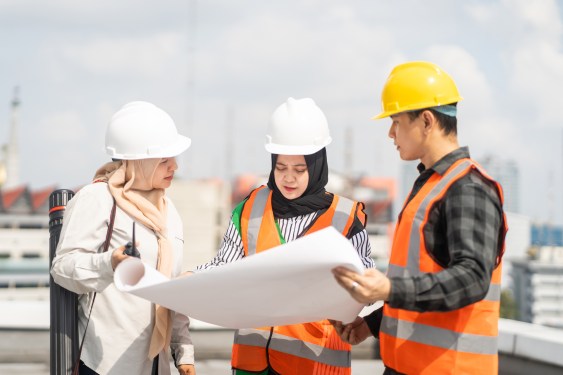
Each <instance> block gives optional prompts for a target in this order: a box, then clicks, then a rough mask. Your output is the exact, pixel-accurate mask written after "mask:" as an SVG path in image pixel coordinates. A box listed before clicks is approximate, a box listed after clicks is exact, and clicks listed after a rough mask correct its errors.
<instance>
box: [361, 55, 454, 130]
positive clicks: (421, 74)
mask: <svg viewBox="0 0 563 375" xmlns="http://www.w3.org/2000/svg"><path fill="white" fill-rule="evenodd" d="M462 99H463V98H462V97H461V96H460V95H459V92H458V91H457V87H456V85H455V82H454V80H453V79H452V77H450V76H449V75H448V74H447V73H446V72H445V71H444V70H442V68H440V67H439V66H437V65H436V64H433V63H430V62H426V61H412V62H407V63H404V64H400V65H397V66H396V67H395V68H394V69H393V71H392V72H391V74H389V78H387V82H385V86H384V87H383V92H382V93H381V109H382V112H381V113H380V114H378V115H377V116H375V117H373V118H372V119H373V120H377V119H382V118H384V117H389V116H392V115H395V114H397V113H401V112H405V111H413V110H417V109H424V108H432V107H437V106H441V105H446V104H452V103H457V102H459V101H461V100H462Z"/></svg>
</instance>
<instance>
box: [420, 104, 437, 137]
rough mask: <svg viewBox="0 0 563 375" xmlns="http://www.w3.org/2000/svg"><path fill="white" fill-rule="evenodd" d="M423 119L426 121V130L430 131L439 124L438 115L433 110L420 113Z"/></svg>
mask: <svg viewBox="0 0 563 375" xmlns="http://www.w3.org/2000/svg"><path fill="white" fill-rule="evenodd" d="M420 117H421V118H422V121H423V122H424V132H425V133H429V132H430V131H431V130H432V129H434V127H435V126H437V119H436V116H434V114H433V113H432V112H431V111H428V110H426V111H423V112H422V113H421V114H420Z"/></svg>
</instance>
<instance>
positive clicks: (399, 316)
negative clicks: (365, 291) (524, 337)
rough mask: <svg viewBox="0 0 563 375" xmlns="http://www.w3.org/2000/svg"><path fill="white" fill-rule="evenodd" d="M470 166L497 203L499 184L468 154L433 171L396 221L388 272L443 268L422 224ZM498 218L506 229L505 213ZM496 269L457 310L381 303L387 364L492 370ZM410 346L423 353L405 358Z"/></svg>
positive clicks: (415, 369)
mask: <svg viewBox="0 0 563 375" xmlns="http://www.w3.org/2000/svg"><path fill="white" fill-rule="evenodd" d="M472 170H477V171H478V172H479V173H480V174H481V175H482V176H483V177H484V178H485V179H487V180H489V181H491V182H492V183H494V184H496V187H497V191H498V193H499V199H500V202H501V204H502V202H503V196H502V189H501V187H500V185H498V184H497V183H496V182H494V181H493V180H492V179H491V178H490V177H489V176H488V175H487V174H486V173H485V172H484V171H482V170H481V169H480V167H479V166H478V165H477V164H476V163H474V162H473V161H472V160H470V159H461V160H459V161H457V162H456V163H454V164H453V165H452V166H451V167H450V169H448V171H446V173H445V174H444V175H439V174H437V173H435V174H434V175H433V176H432V177H431V178H430V179H429V180H428V181H427V182H426V183H425V185H424V186H423V187H422V188H421V190H420V191H419V192H417V194H416V195H415V196H414V197H412V199H411V200H410V201H407V203H406V204H405V206H404V208H403V214H402V217H401V219H400V221H399V222H398V223H397V227H396V233H395V238H394V241H393V249H392V253H391V258H390V260H389V267H388V269H387V276H388V277H413V276H417V275H421V274H423V273H429V272H430V273H436V272H440V271H441V270H442V269H443V268H442V267H441V266H440V265H439V264H437V263H436V262H435V261H434V259H433V258H432V257H431V255H430V254H429V252H428V250H427V249H426V243H425V241H424V232H423V230H424V226H425V225H426V222H427V220H428V216H429V214H430V210H431V209H432V207H433V206H434V204H435V203H436V202H438V201H440V199H442V197H443V196H444V195H445V194H446V192H447V191H448V189H449V188H450V186H451V185H452V184H453V183H455V182H456V181H458V180H459V179H460V178H462V177H464V176H466V175H467V174H468V173H471V171H472ZM502 221H503V222H502V225H503V231H504V233H506V230H507V228H506V219H505V217H504V215H503V217H502ZM499 246H502V243H499ZM500 272H501V265H500V264H499V266H498V267H496V269H494V270H493V274H492V276H491V282H490V284H489V290H488V292H487V295H486V297H485V298H484V299H483V300H481V301H478V302H476V303H473V304H471V305H469V306H466V307H463V308H460V309H457V310H453V311H445V312H415V311H409V310H402V309H396V308H391V307H390V306H389V305H388V304H385V305H384V310H383V320H382V322H381V329H380V333H381V335H380V345H381V356H382V359H383V361H384V363H385V364H386V366H388V367H391V368H393V369H394V370H395V371H398V372H401V373H403V372H404V373H429V374H432V373H442V372H451V373H456V372H457V373H475V374H479V373H494V372H496V370H497V336H498V327H497V324H496V320H495V319H498V312H499V307H500V291H501V287H500ZM413 351H414V352H420V353H425V354H424V355H421V356H416V357H413V358H409V360H407V361H405V359H404V356H405V355H406V354H407V353H411V352H413ZM479 366H481V367H480V368H477V367H479ZM481 371H484V372H481Z"/></svg>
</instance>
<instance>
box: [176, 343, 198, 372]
mask: <svg viewBox="0 0 563 375" xmlns="http://www.w3.org/2000/svg"><path fill="white" fill-rule="evenodd" d="M176 354H177V357H176V358H175V362H176V367H178V366H180V365H193V364H195V357H194V346H193V345H190V344H186V345H180V346H179V347H178V349H177V351H176Z"/></svg>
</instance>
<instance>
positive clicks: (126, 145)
mask: <svg viewBox="0 0 563 375" xmlns="http://www.w3.org/2000/svg"><path fill="white" fill-rule="evenodd" d="M191 142H192V141H191V140H190V139H189V138H188V137H185V136H183V135H180V134H178V131H177V130H176V125H175V124H174V120H172V118H171V117H170V116H169V115H168V113H166V112H164V111H163V110H162V109H160V108H158V107H157V106H155V105H154V104H151V103H148V102H142V101H135V102H130V103H127V104H125V105H124V106H123V107H122V108H121V109H120V110H119V111H117V112H116V113H115V114H114V115H113V116H112V118H111V120H110V122H109V125H108V127H107V130H106V152H107V153H108V155H109V156H111V157H112V158H113V159H121V160H137V159H152V158H167V157H173V156H177V155H179V154H181V153H182V152H184V151H186V150H187V149H188V147H190V144H191Z"/></svg>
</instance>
